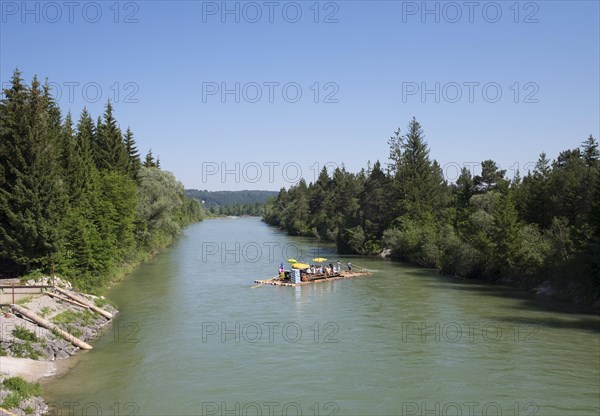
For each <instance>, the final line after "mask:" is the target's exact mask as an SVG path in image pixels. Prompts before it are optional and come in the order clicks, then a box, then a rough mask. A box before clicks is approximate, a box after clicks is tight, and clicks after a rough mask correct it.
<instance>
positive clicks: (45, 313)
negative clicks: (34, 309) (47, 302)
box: [40, 306, 52, 318]
mask: <svg viewBox="0 0 600 416" xmlns="http://www.w3.org/2000/svg"><path fill="white" fill-rule="evenodd" d="M50 312H52V309H51V308H49V307H47V306H43V307H42V309H40V316H41V317H42V318H45V317H46V316H48V314H49V313H50Z"/></svg>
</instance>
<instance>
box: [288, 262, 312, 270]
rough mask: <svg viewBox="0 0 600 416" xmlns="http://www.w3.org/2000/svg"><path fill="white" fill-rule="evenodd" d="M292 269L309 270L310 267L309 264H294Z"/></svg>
mask: <svg viewBox="0 0 600 416" xmlns="http://www.w3.org/2000/svg"><path fill="white" fill-rule="evenodd" d="M292 267H293V268H294V269H308V268H309V267H310V266H309V265H308V264H304V263H294V264H292Z"/></svg>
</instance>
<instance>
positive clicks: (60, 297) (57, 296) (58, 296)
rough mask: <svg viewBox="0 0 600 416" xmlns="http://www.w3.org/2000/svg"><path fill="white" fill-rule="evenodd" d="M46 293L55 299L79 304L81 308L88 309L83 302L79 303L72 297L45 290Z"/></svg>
mask: <svg viewBox="0 0 600 416" xmlns="http://www.w3.org/2000/svg"><path fill="white" fill-rule="evenodd" d="M46 295H48V296H50V297H51V298H56V299H59V300H62V301H63V302H68V303H71V304H73V305H75V306H79V307H80V308H83V309H90V308H89V307H87V306H86V305H84V304H83V303H79V302H77V301H76V300H72V299H69V298H66V297H64V296H60V295H57V294H56V293H53V292H46Z"/></svg>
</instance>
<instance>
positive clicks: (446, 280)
mask: <svg viewBox="0 0 600 416" xmlns="http://www.w3.org/2000/svg"><path fill="white" fill-rule="evenodd" d="M410 274H412V275H415V276H419V275H421V276H427V277H431V270H423V271H419V270H415V271H412V272H411V273H410ZM438 279H439V280H438V281H437V282H431V283H427V284H426V286H428V287H432V288H436V289H441V290H448V289H450V290H458V291H471V292H477V293H479V294H481V295H483V296H490V297H495V298H504V299H512V300H514V301H516V302H515V303H514V304H513V305H512V306H508V307H510V308H513V309H517V310H520V311H527V312H531V311H535V312H542V313H544V312H547V313H554V314H556V313H559V314H563V315H564V319H561V318H556V317H550V316H540V315H536V316H524V317H522V318H514V317H513V318H507V317H503V318H499V320H502V321H506V322H522V323H527V324H537V325H540V326H546V327H549V328H556V329H581V330H585V331H590V332H594V333H600V315H599V314H598V313H594V312H590V311H586V310H582V309H580V308H578V307H577V305H573V304H570V303H566V302H561V301H558V300H553V299H547V298H540V297H536V296H535V295H534V294H532V293H531V292H528V291H526V290H524V289H519V288H516V287H511V286H506V285H502V284H499V283H494V282H486V281H482V280H465V279H458V278H454V277H451V276H446V275H441V274H440V275H439V277H438Z"/></svg>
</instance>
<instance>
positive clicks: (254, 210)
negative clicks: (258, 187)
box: [185, 189, 277, 215]
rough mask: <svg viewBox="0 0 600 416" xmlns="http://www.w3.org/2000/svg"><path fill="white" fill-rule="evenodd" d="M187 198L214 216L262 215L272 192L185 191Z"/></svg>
mask: <svg viewBox="0 0 600 416" xmlns="http://www.w3.org/2000/svg"><path fill="white" fill-rule="evenodd" d="M185 194H186V196H187V197H189V198H195V199H197V200H198V201H199V202H201V203H202V207H203V208H204V209H205V210H206V211H207V212H209V213H211V214H214V215H262V214H263V213H264V206H265V204H266V203H267V201H269V199H271V198H274V197H276V196H277V192H274V191H200V190H197V189H186V191H185Z"/></svg>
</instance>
